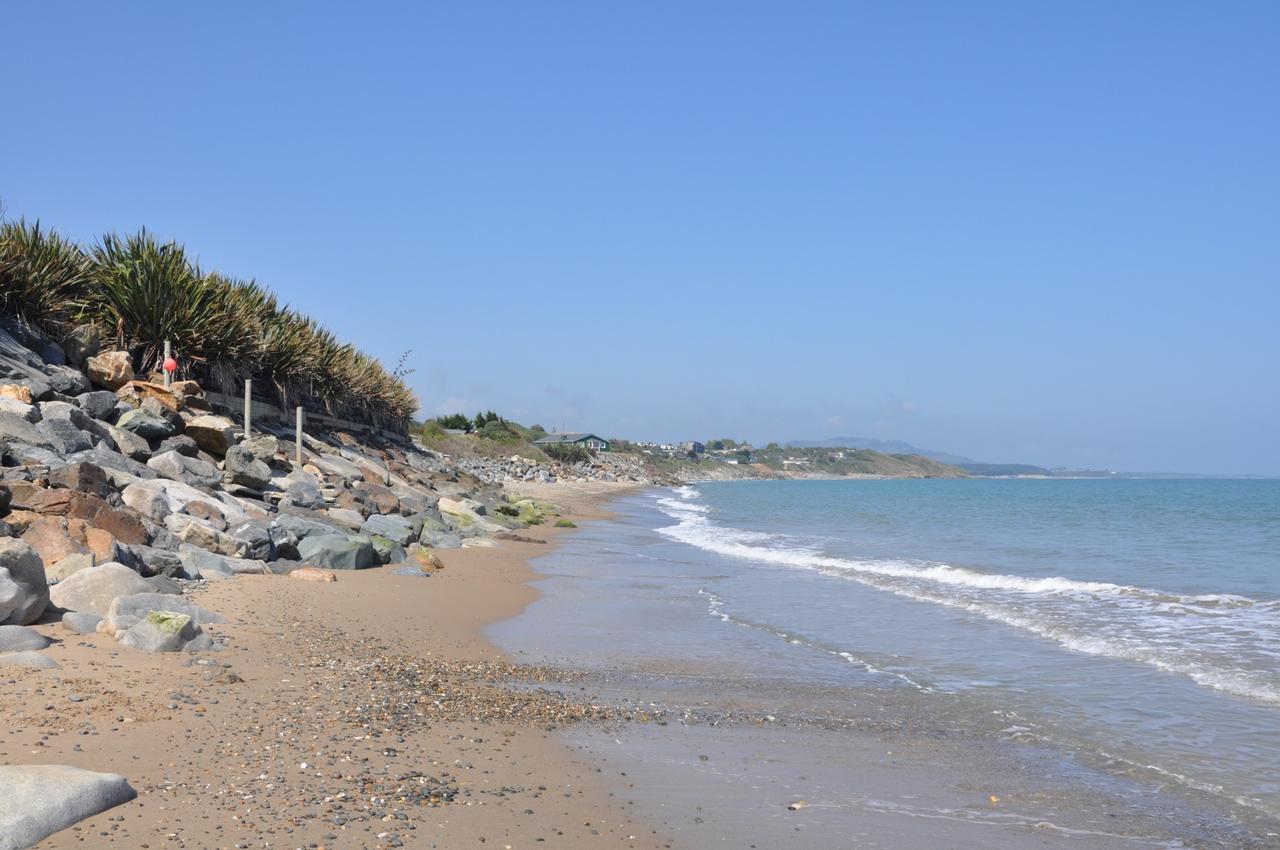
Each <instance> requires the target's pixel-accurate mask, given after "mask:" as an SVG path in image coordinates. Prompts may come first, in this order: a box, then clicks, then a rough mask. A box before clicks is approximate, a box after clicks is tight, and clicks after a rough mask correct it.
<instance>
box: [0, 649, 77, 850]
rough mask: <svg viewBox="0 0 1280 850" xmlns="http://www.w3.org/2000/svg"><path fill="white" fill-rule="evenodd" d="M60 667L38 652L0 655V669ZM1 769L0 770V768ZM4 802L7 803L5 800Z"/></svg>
mask: <svg viewBox="0 0 1280 850" xmlns="http://www.w3.org/2000/svg"><path fill="white" fill-rule="evenodd" d="M61 666H62V665H61V664H59V663H58V662H56V661H54V660H53V659H52V658H50V657H49V656H47V655H43V654H41V653H40V651H39V650H35V649H25V650H23V651H22V652H9V653H5V654H4V655H0V667H26V668H27V669H29V670H57V669H58V668H59V667H61ZM0 769H2V768H0ZM5 802H8V801H7V800H6V801H5ZM3 825H4V812H3V810H0V826H3ZM3 842H4V835H3V834H0V847H3V846H4V844H3Z"/></svg>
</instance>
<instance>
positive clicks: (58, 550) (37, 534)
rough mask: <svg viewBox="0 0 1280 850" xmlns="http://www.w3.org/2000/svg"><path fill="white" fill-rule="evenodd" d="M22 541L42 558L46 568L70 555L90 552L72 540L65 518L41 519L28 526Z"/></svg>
mask: <svg viewBox="0 0 1280 850" xmlns="http://www.w3.org/2000/svg"><path fill="white" fill-rule="evenodd" d="M22 540H23V542H25V543H26V544H27V545H28V546H30V547H31V548H32V549H35V550H36V554H37V555H39V556H40V560H41V561H44V564H45V566H46V567H51V566H53V565H54V564H56V563H58V562H59V561H61V560H62V559H63V558H65V557H67V556H68V555H82V554H85V553H86V552H88V551H89V550H88V548H86V547H85V546H84V544H82V543H80V542H79V541H77V540H75V539H74V538H72V536H71V534H70V532H69V531H68V530H67V520H66V518H65V517H56V516H47V517H41V518H40V519H38V520H36V521H35V522H33V523H31V524H30V525H29V526H27V530H26V531H25V532H23V534H22Z"/></svg>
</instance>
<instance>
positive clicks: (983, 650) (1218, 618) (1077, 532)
mask: <svg viewBox="0 0 1280 850" xmlns="http://www.w3.org/2000/svg"><path fill="white" fill-rule="evenodd" d="M615 509H616V510H617V511H618V514H619V516H618V519H617V520H616V521H611V522H607V523H602V524H599V525H596V526H594V527H593V528H591V529H588V530H586V531H584V532H583V533H582V534H580V535H577V536H575V537H574V538H572V539H570V541H569V543H568V544H567V545H566V546H565V547H564V548H563V549H562V550H561V551H560V552H558V553H557V554H556V555H554V556H552V557H551V558H548V559H545V567H544V568H545V569H546V570H548V571H549V572H551V573H552V574H553V575H554V577H553V578H552V579H551V580H549V581H548V582H546V583H545V585H544V590H545V594H544V597H543V598H542V599H541V600H539V602H538V603H536V604H535V605H534V606H532V608H531V609H530V611H529V612H528V613H527V615H526V617H525V618H524V619H525V627H524V628H523V630H522V631H521V632H520V634H521V635H522V637H521V640H522V643H523V645H524V646H526V647H528V646H530V644H532V645H533V648H534V649H535V650H536V651H537V652H538V653H540V654H541V655H543V656H545V657H547V658H549V659H552V660H578V659H583V658H586V659H588V660H590V659H593V658H595V659H598V660H599V661H600V663H601V664H602V666H603V665H605V664H609V665H617V664H618V663H622V664H623V665H624V666H627V665H630V667H631V669H634V670H637V671H643V670H645V669H655V668H657V667H663V668H664V669H673V667H672V665H686V666H687V665H688V664H689V663H690V662H692V661H694V660H696V661H697V662H698V663H699V664H701V665H703V666H704V668H705V669H708V670H716V671H720V672H721V673H723V674H724V675H727V676H733V677H736V678H739V679H741V678H744V677H745V678H747V679H750V678H752V677H756V678H758V679H759V680H760V681H761V682H771V683H776V682H779V681H781V682H787V681H791V682H794V683H795V684H796V685H797V686H799V685H821V686H822V687H824V688H828V689H830V688H835V689H836V693H841V692H842V690H841V689H846V690H844V691H843V692H844V693H847V696H846V697H843V698H838V700H840V699H843V700H846V701H847V704H848V706H849V707H850V709H849V710H850V713H853V712H854V709H853V708H852V707H853V706H854V705H856V704H858V700H859V696H858V695H859V694H860V693H866V689H868V688H871V689H880V690H884V691H887V692H892V693H895V694H899V695H901V696H900V698H901V699H910V700H911V701H912V702H911V707H912V710H913V711H914V710H916V708H918V707H923V709H922V710H925V711H928V710H931V709H930V707H931V706H936V707H937V711H938V712H939V716H941V713H942V712H944V711H945V712H946V716H947V717H948V718H949V719H954V718H955V717H956V715H957V713H960V714H963V715H966V716H968V717H969V718H970V721H969V725H970V726H971V727H972V728H973V729H974V730H982V733H983V734H993V735H996V736H997V737H1001V738H1002V739H1004V740H1008V741H1010V742H1017V743H1024V744H1031V745H1035V746H1038V747H1043V746H1047V747H1052V748H1054V749H1055V750H1057V751H1060V752H1062V753H1064V754H1069V755H1070V757H1071V758H1076V759H1079V760H1081V761H1082V762H1084V763H1087V764H1088V765H1089V766H1090V768H1100V769H1103V770H1106V771H1108V772H1110V773H1111V774H1112V775H1117V774H1118V775H1122V776H1123V777H1125V778H1126V779H1132V780H1136V781H1138V782H1142V783H1148V784H1150V785H1151V786H1152V787H1154V788H1157V789H1160V790H1166V789H1167V790H1171V791H1176V792H1178V793H1179V794H1182V795H1187V796H1189V797H1191V798H1196V797H1197V796H1199V797H1203V798H1206V799H1212V800H1214V801H1215V802H1217V803H1221V804H1223V805H1226V806H1227V807H1229V808H1232V809H1233V810H1238V811H1239V812H1241V813H1242V816H1248V815H1256V816H1259V817H1261V818H1263V819H1265V820H1268V821H1270V820H1272V819H1274V818H1277V817H1280V771H1278V770H1277V767H1278V766H1280V482H1277V481H1089V480H968V481H906V480H888V481H871V480H855V481H768V482H766V481H756V482H724V483H706V484H698V485H697V486H696V487H684V488H679V489H676V490H666V491H651V492H647V493H644V494H638V495H633V496H629V497H626V498H625V499H623V500H621V501H619V502H618V503H617V504H616V505H615ZM592 600H595V601H594V602H593V601H592ZM600 600H607V601H606V602H604V603H601V602H600ZM552 622H554V623H555V627H554V628H547V627H546V626H547V625H548V624H549V623H552ZM539 623H541V624H542V626H543V627H542V628H534V627H535V626H536V625H537V624H539ZM533 634H541V635H543V636H544V637H542V638H541V639H540V640H541V644H540V645H539V639H538V638H533V639H532V640H531V639H530V635H533ZM993 718H994V720H993ZM975 733H976V732H975Z"/></svg>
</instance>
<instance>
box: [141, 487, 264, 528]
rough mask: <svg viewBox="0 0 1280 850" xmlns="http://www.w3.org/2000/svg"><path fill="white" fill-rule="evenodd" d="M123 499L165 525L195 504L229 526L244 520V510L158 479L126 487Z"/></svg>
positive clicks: (194, 490) (201, 492)
mask: <svg viewBox="0 0 1280 850" xmlns="http://www.w3.org/2000/svg"><path fill="white" fill-rule="evenodd" d="M120 498H121V499H122V500H123V501H124V503H125V504H126V505H128V506H129V507H131V508H133V509H134V510H135V511H137V512H138V513H140V514H142V515H143V516H146V517H149V518H151V519H153V520H155V521H156V522H163V521H164V518H165V517H166V516H168V515H169V514H171V513H182V512H184V511H185V510H186V508H187V505H189V504H191V503H192V502H204V503H206V504H208V505H211V506H212V507H213V508H214V509H215V510H217V511H218V512H219V513H221V514H222V516H223V517H224V518H225V519H226V521H227V522H232V521H235V520H239V519H241V518H243V517H244V510H243V509H238V508H233V507H232V506H231V505H228V504H226V503H225V502H222V501H219V500H217V499H215V498H214V497H213V496H211V495H209V494H208V493H205V492H203V491H201V490H197V489H196V488H194V487H192V486H191V485H189V484H183V483H182V482H181V481H171V480H169V479H164V478H157V479H154V480H152V481H135V482H133V483H132V484H130V485H129V486H128V487H125V488H124V490H123V491H122V492H121V494H120Z"/></svg>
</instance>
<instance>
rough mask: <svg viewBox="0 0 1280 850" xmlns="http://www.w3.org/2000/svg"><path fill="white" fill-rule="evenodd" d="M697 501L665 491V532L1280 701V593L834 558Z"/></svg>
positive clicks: (662, 502)
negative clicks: (1174, 588) (740, 524)
mask: <svg viewBox="0 0 1280 850" xmlns="http://www.w3.org/2000/svg"><path fill="white" fill-rule="evenodd" d="M690 501H691V498H687V497H684V496H683V495H682V497H681V499H680V500H679V501H675V500H670V499H665V498H659V499H658V500H657V502H658V505H659V507H660V509H662V510H663V512H664V513H666V514H667V515H668V516H670V517H672V518H673V519H675V520H677V522H676V524H675V525H672V526H668V527H666V528H660V529H658V531H659V532H660V533H662V534H663V535H665V536H667V537H670V538H672V539H674V540H677V541H680V542H682V543H686V544H688V545H690V546H694V547H697V548H699V549H703V550H705V551H709V552H714V553H716V554H720V555H726V556H729V557H733V558H742V559H747V560H751V561H755V562H759V563H766V564H772V565H777V566H782V567H787V568H791V569H803V570H810V571H817V572H821V573H824V574H827V575H832V576H837V577H841V578H846V579H851V580H854V581H858V582H860V583H862V584H866V585H869V586H871V587H875V588H877V589H879V590H885V591H889V592H892V593H895V594H898V595H900V596H904V597H907V598H910V599H914V600H917V601H920V602H928V603H933V604H938V605H944V606H947V607H951V608H958V609H963V610H966V611H969V612H971V613H974V614H977V615H979V616H982V617H984V618H986V619H988V620H992V621H996V622H1000V623H1004V624H1005V625H1009V626H1012V627H1014V628H1017V629H1020V630H1023V631H1026V632H1029V633H1032V634H1035V635H1038V636H1040V637H1043V638H1046V639H1049V640H1052V641H1055V642H1056V643H1058V644H1059V645H1061V646H1063V647H1065V648H1066V649H1069V650H1072V651H1075V652H1080V653H1085V654H1089V655H1097V656H1105V657H1110V658H1118V659H1125V660H1130V661H1138V662H1142V663H1144V664H1148V665H1151V666H1153V667H1155V668H1157V669H1160V670H1163V671H1165V672H1169V673H1175V674H1179V675H1182V676H1186V677H1187V678H1189V679H1191V680H1192V681H1194V682H1196V683H1197V684H1199V685H1202V686H1204V687H1209V688H1213V689H1215V690H1219V691H1223V692H1225V693H1230V694H1234V695H1237V696H1243V697H1248V698H1251V699H1255V700H1259V701H1262V702H1266V703H1272V704H1280V673H1278V672H1277V671H1276V669H1275V665H1274V664H1273V663H1266V659H1267V658H1268V657H1269V656H1271V655H1272V654H1273V650H1270V649H1268V648H1267V647H1275V646H1277V645H1280V602H1277V601H1261V600H1255V599H1249V598H1248V597H1243V596H1236V595H1232V594H1203V595H1183V594H1175V593H1168V592H1165V591H1160V590H1153V589H1150V588H1143V587H1134V586H1129V585H1118V584H1112V583H1109V582H1095V581H1079V580H1076V579H1070V578H1065V577H1060V576H1053V577H1044V578H1035V577H1026V576H1018V575H1006V574H1000V573H983V572H979V571H977V570H970V569H964V568H959V567H952V566H949V565H946V564H937V563H922V562H913V561H904V560H888V559H858V560H855V559H851V558H841V557H835V556H832V555H828V554H826V553H824V552H822V551H821V550H819V549H816V548H813V547H811V546H806V545H804V544H802V543H798V542H797V541H794V540H792V539H789V538H786V537H784V536H782V535H774V534H766V533H762V532H750V531H745V530H742V529H735V528H729V527H725V526H720V525H717V524H715V523H714V522H712V521H711V519H710V517H709V516H708V511H707V510H706V508H705V506H702V505H698V506H697V507H696V508H695V507H692V506H691V505H690ZM667 502H671V503H672V504H667ZM1250 663H1252V665H1253V666H1252V667H1251V666H1250Z"/></svg>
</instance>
